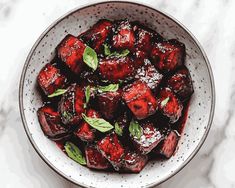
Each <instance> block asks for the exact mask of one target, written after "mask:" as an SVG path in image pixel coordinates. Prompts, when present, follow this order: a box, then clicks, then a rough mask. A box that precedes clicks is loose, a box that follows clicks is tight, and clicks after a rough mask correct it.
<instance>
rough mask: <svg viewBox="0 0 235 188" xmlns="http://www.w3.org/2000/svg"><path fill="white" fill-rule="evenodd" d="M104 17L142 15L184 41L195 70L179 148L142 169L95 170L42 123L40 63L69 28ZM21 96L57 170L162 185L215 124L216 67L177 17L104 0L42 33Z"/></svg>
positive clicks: (83, 178)
mask: <svg viewBox="0 0 235 188" xmlns="http://www.w3.org/2000/svg"><path fill="white" fill-rule="evenodd" d="M101 18H107V19H110V20H117V19H124V18H128V19H130V20H131V21H134V20H138V21H140V22H142V23H144V24H145V25H147V26H148V27H150V28H152V29H154V30H156V31H157V32H159V33H161V34H162V35H163V36H164V37H165V38H167V39H171V38H176V39H178V40H179V41H181V42H183V43H184V44H185V45H186V52H187V57H186V66H187V67H188V69H189V70H190V72H191V76H192V79H193V84H194V90H195V93H194V95H193V96H192V99H191V104H190V108H189V112H188V119H187V123H186V127H185V129H184V131H183V134H182V137H181V139H180V142H179V147H178V151H177V153H176V154H175V155H174V156H173V157H172V158H171V159H169V160H164V161H150V162H149V163H148V164H147V166H146V167H145V168H144V170H143V171H141V172H140V173H139V174H119V173H116V172H115V173H112V172H103V171H100V172H99V171H92V170H90V169H88V168H86V167H83V166H81V165H79V164H77V163H76V162H74V161H72V160H71V159H70V158H68V157H67V156H66V155H65V154H64V153H63V152H62V151H61V150H60V149H58V147H56V145H55V143H54V142H52V141H50V140H49V139H47V138H46V137H45V136H44V135H43V132H42V130H41V128H40V125H39V122H38V118H37V114H36V111H37V109H38V108H39V107H40V106H41V105H42V100H41V97H40V95H39V93H38V91H37V87H36V76H37V74H38V72H39V71H40V69H41V68H42V67H43V66H44V65H45V64H46V63H48V62H50V60H51V59H53V57H54V55H55V47H56V46H57V45H58V43H59V42H60V41H61V40H62V39H63V38H64V37H65V35H67V34H68V33H70V34H73V35H76V36H77V35H78V34H79V33H81V32H83V31H85V30H87V29H88V28H89V27H90V26H92V25H93V24H94V23H96V22H97V21H98V20H99V19H101ZM19 102H20V110H21V116H22V120H23V124H24V127H25V130H26V133H27V135H28V137H29V139H30V141H31V143H32V145H33V146H34V148H35V150H36V151H37V153H38V154H39V155H40V156H41V158H42V159H43V160H44V161H45V162H46V163H47V164H48V165H49V166H50V167H51V168H52V169H54V170H55V171H56V172H58V173H59V174H60V175H61V176H63V177H65V178H66V179H68V180H70V181H72V182H74V183H75V184H78V185H81V186H84V187H102V188H106V187H108V188H110V187H112V188H114V187H135V188H137V187H150V186H153V185H158V184H160V183H161V182H163V181H165V180H167V179H168V178H170V177H171V176H173V175H174V174H176V173H177V172H178V171H180V170H181V169H182V168H183V167H184V166H185V165H186V164H187V163H188V162H189V161H190V160H191V159H192V158H193V156H194V155H195V154H196V153H197V151H198V150H199V149H200V147H201V146H202V144H203V142H204V140H205V138H206V136H207V134H208V131H209V129H210V126H211V122H212V118H213V113H214V106H215V91H214V83H213V76H212V71H211V68H210V65H209V62H208V59H207V57H206V54H205V53H204V51H203V50H202V48H201V46H200V45H199V43H198V41H197V40H196V39H195V37H194V36H193V35H192V34H191V33H190V32H189V31H188V30H187V29H186V28H185V27H184V26H183V25H182V24H181V23H179V22H178V21H176V20H175V19H174V18H172V17H171V16H169V15H166V14H165V13H162V12H160V11H158V10H156V9H153V8H151V7H148V6H145V5H143V4H137V3H131V2H114V1H113V2H103V3H98V4H95V5H89V6H86V7H82V8H78V9H75V10H73V11H71V12H69V13H68V14H66V15H65V16H63V17H61V18H60V19H58V20H57V21H55V22H54V23H53V24H52V25H51V26H49V27H48V28H47V29H46V31H45V32H43V34H42V35H41V36H40V37H39V39H38V40H37V42H36V43H35V44H34V46H33V48H32V50H31V51H30V53H29V55H28V58H27V60H26V63H25V65H24V68H23V72H22V76H21V82H20V93H19Z"/></svg>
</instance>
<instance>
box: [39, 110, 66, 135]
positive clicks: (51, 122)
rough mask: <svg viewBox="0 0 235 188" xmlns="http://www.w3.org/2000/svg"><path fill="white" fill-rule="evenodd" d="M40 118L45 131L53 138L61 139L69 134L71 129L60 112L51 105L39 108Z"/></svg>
mask: <svg viewBox="0 0 235 188" xmlns="http://www.w3.org/2000/svg"><path fill="white" fill-rule="evenodd" d="M37 114H38V120H39V122H40V125H41V128H42V131H43V133H44V134H45V135H46V136H47V137H48V138H49V139H51V140H61V139H63V138H66V137H68V136H69V130H68V128H66V127H65V126H64V125H63V124H62V122H61V119H60V114H59V113H58V112H56V111H55V110H54V109H53V108H51V107H50V106H43V107H41V108H39V109H38V112H37Z"/></svg>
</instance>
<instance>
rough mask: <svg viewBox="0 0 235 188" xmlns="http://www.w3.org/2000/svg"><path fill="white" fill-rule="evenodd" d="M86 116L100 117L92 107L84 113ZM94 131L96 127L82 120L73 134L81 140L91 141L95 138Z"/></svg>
mask: <svg viewBox="0 0 235 188" xmlns="http://www.w3.org/2000/svg"><path fill="white" fill-rule="evenodd" d="M86 116H87V117H92V118H100V117H101V116H100V114H99V113H98V112H97V111H95V110H93V109H89V110H88V111H87V113H86ZM95 132H96V129H93V128H92V127H91V126H90V125H89V124H88V123H87V122H85V121H82V122H81V124H80V125H79V128H78V130H77V131H75V132H74V134H75V136H77V137H78V138H80V139H81V140H82V141H86V142H92V141H94V139H95Z"/></svg>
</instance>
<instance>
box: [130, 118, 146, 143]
mask: <svg viewBox="0 0 235 188" xmlns="http://www.w3.org/2000/svg"><path fill="white" fill-rule="evenodd" d="M129 131H130V134H131V135H132V136H133V137H136V138H137V139H138V140H139V139H140V137H141V136H142V134H143V133H142V127H141V126H140V125H139V123H138V122H137V121H134V120H132V121H131V123H130V126H129Z"/></svg>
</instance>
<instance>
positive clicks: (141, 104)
mask: <svg viewBox="0 0 235 188" xmlns="http://www.w3.org/2000/svg"><path fill="white" fill-rule="evenodd" d="M122 98H123V100H124V101H125V102H126V104H127V106H128V107H129V108H130V110H131V111H132V113H133V114H134V115H135V117H136V118H137V119H144V118H146V117H148V116H150V115H152V114H154V113H155V111H156V109H157V100H156V99H155V97H154V96H153V94H152V92H151V90H150V88H149V87H148V85H147V84H146V83H144V82H141V81H136V82H134V83H132V84H131V85H129V86H127V87H125V88H124V91H123V95H122Z"/></svg>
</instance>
